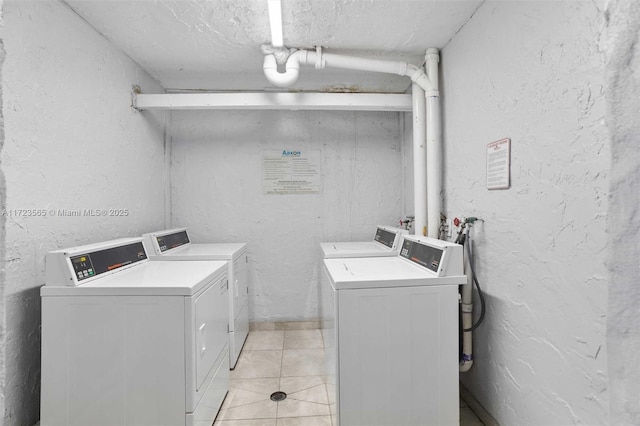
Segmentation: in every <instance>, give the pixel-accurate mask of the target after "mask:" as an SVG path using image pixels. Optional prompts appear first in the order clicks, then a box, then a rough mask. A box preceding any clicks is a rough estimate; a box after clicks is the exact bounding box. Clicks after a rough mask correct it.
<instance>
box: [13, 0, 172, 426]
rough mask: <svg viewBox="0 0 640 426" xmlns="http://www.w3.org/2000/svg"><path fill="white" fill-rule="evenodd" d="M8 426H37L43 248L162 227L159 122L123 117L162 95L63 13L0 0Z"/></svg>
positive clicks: (58, 6) (57, 6)
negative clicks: (143, 98) (134, 100)
mask: <svg viewBox="0 0 640 426" xmlns="http://www.w3.org/2000/svg"><path fill="white" fill-rule="evenodd" d="M4 43H5V49H6V51H7V56H6V61H5V63H4V69H3V72H2V74H3V75H2V76H3V80H2V84H3V86H2V90H3V94H4V99H3V100H4V102H3V114H4V118H5V143H4V147H3V149H2V155H1V161H2V167H3V170H4V175H5V179H6V191H7V197H6V203H7V204H6V208H7V209H8V212H9V213H8V214H7V215H6V288H5V296H6V308H7V334H6V389H5V397H6V400H5V402H6V417H5V423H6V424H7V425H31V424H34V423H35V422H36V421H37V420H38V418H39V415H38V414H39V411H40V410H39V401H40V329H39V327H40V297H39V286H41V285H42V284H44V267H45V265H44V255H45V253H47V252H48V251H50V250H53V249H57V248H61V247H69V246H74V245H80V244H86V243H91V242H96V241H101V240H108V239H112V238H115V237H123V236H135V235H140V234H141V233H142V232H146V231H151V230H152V229H154V228H159V227H162V225H163V224H164V192H163V188H164V121H165V114H164V113H163V114H147V113H145V114H140V113H138V112H135V111H133V110H132V109H131V108H129V105H130V91H131V85H132V84H140V85H141V86H142V87H143V90H144V91H145V92H154V91H159V90H160V88H159V87H158V86H157V85H156V84H155V82H154V81H153V80H152V79H150V78H149V77H148V75H147V74H145V73H144V72H143V71H142V70H141V69H140V68H139V67H138V66H137V65H136V64H135V63H134V62H132V61H131V60H130V59H129V58H128V57H126V56H125V55H123V54H122V53H120V52H119V51H117V50H115V49H114V48H113V47H112V45H111V44H110V43H108V42H107V41H106V40H105V39H103V38H102V37H101V36H100V35H99V34H98V33H96V32H95V31H94V30H93V29H91V28H90V27H89V26H88V25H87V24H86V23H85V22H84V21H83V20H81V19H80V18H78V17H77V16H76V15H75V14H74V13H72V12H71V11H70V10H69V9H68V8H67V7H66V6H65V5H64V4H63V3H61V2H59V1H57V0H50V1H37V2H31V1H22V0H21V1H5V3H4ZM98 208H100V209H109V208H122V209H128V210H129V215H128V216H127V217H99V218H98V217H57V216H53V215H51V214H47V216H46V217H25V216H20V215H19V214H12V213H11V212H10V211H11V210H12V209H45V210H50V209H54V210H57V209H98Z"/></svg>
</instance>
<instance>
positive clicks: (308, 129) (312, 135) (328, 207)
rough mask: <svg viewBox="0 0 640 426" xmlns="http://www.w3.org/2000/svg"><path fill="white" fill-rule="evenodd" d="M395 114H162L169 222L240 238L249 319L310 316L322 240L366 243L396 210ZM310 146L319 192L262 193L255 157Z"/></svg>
mask: <svg viewBox="0 0 640 426" xmlns="http://www.w3.org/2000/svg"><path fill="white" fill-rule="evenodd" d="M400 123H401V117H400V114H398V113H354V112H338V111H337V112H323V111H209V112H206V111H205V112H192V111H189V112H174V113H172V119H171V128H172V138H173V139H172V148H171V206H172V224H173V226H186V227H187V228H188V229H189V230H190V233H191V234H192V236H193V240H194V242H201V243H202V242H234V241H236V242H248V243H249V244H248V247H247V250H248V253H249V260H250V261H249V271H250V276H251V283H250V293H249V312H250V318H251V321H284V320H315V319H318V302H319V299H318V291H319V290H318V288H319V287H318V284H319V279H320V272H321V269H320V262H321V257H322V254H321V251H320V247H319V243H321V242H325V241H368V240H372V239H373V236H374V234H375V227H376V225H379V224H388V225H394V224H397V223H398V221H399V220H400V217H401V215H402V213H403V190H402V175H403V171H402V168H401V167H400V164H401V157H402V152H401V151H402V141H401V138H400V131H399V128H400ZM283 150H292V151H295V150H297V151H301V154H302V156H307V155H314V154H313V151H316V152H317V153H319V155H320V158H321V170H320V173H321V181H322V189H321V191H320V193H319V194H305V195H303V194H285V195H265V194H264V186H263V175H262V165H263V163H262V162H263V156H264V155H265V154H268V153H269V152H271V151H276V152H278V151H279V152H282V151H283Z"/></svg>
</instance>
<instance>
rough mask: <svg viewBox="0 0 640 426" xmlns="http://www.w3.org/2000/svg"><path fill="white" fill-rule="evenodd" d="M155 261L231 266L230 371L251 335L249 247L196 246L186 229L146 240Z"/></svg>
mask: <svg viewBox="0 0 640 426" xmlns="http://www.w3.org/2000/svg"><path fill="white" fill-rule="evenodd" d="M142 238H143V243H144V245H145V249H146V251H147V253H148V254H149V258H150V259H151V260H163V261H168V260H171V261H185V260H189V261H202V260H204V261H211V260H224V261H225V262H227V267H228V276H229V368H231V369H233V368H235V366H236V363H237V362H238V358H239V357H240V352H241V351H242V347H243V345H244V342H245V341H246V340H247V336H248V335H249V268H248V261H249V258H248V256H247V244H246V243H217V244H192V243H191V240H190V238H189V234H188V233H187V229H186V228H176V229H168V230H164V231H158V232H152V233H148V234H144V235H143V236H142Z"/></svg>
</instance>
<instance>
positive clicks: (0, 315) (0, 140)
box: [0, 0, 6, 426]
mask: <svg viewBox="0 0 640 426" xmlns="http://www.w3.org/2000/svg"><path fill="white" fill-rule="evenodd" d="M3 3H4V0H0V81H2V66H3V64H4V42H3V39H4V33H3V32H2V28H4V24H3V22H4V21H3V17H2V14H3V10H2V9H3ZM2 99H3V96H2V87H1V86H0V105H1V104H2ZM3 144H4V116H3V115H2V110H0V150H1V149H2V145H3ZM0 166H1V164H0ZM5 202H6V188H5V184H4V173H3V172H2V169H1V168H0V209H4V208H5ZM5 222H6V219H5V218H4V217H2V216H0V426H2V425H3V424H4V382H5V368H4V365H5V350H4V346H5V333H6V329H5V324H6V318H5V317H6V315H5V297H4V294H5V278H4V268H5V261H4V244H5Z"/></svg>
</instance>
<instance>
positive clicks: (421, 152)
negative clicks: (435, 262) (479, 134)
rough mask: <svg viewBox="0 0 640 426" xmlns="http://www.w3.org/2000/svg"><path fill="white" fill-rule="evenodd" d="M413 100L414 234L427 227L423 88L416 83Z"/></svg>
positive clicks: (412, 88) (419, 233) (422, 231)
mask: <svg viewBox="0 0 640 426" xmlns="http://www.w3.org/2000/svg"><path fill="white" fill-rule="evenodd" d="M411 90H412V92H411V95H412V100H413V194H414V196H413V197H414V198H413V204H414V206H415V210H414V215H415V222H414V227H413V229H414V234H416V235H426V234H425V231H426V228H427V150H426V129H427V126H426V121H425V119H426V112H425V110H426V103H425V97H424V90H422V88H421V87H420V86H418V85H417V84H416V83H413V85H412V87H411Z"/></svg>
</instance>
